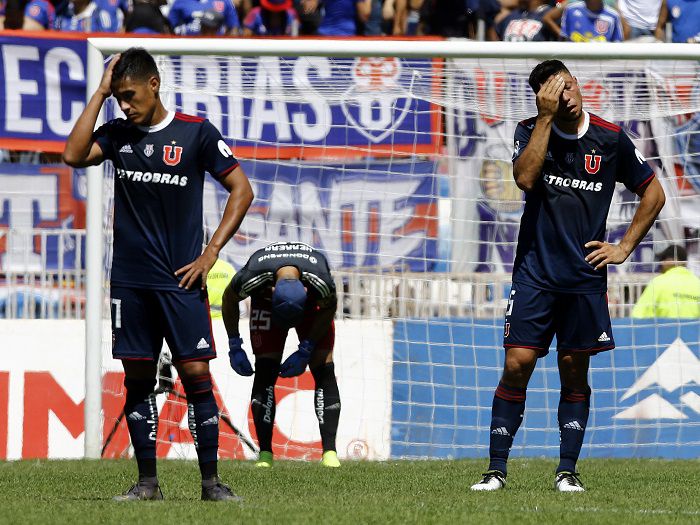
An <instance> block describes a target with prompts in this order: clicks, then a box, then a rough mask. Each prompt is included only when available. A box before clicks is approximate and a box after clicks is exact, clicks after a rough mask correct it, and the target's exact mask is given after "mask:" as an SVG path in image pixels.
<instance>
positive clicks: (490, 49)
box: [85, 38, 700, 458]
mask: <svg viewBox="0 0 700 525" xmlns="http://www.w3.org/2000/svg"><path fill="white" fill-rule="evenodd" d="M133 45H138V46H141V47H144V48H145V49H147V50H148V51H149V52H151V53H152V54H154V55H168V56H178V55H183V56H184V55H187V56H189V55H196V56H206V57H212V56H217V57H218V56H221V57H224V56H225V57H332V58H343V57H344V58H347V59H354V58H357V57H391V58H401V59H423V60H425V59H438V60H448V59H449V60H452V61H453V62H451V63H452V64H454V67H453V68H452V69H443V70H441V72H440V73H439V74H438V73H436V74H435V76H434V77H432V73H429V74H430V75H431V78H429V79H423V80H421V78H420V77H421V73H420V71H418V72H414V77H413V78H414V79H416V81H415V82H416V90H415V91H413V80H412V81H411V86H410V89H409V93H408V94H407V95H406V96H407V97H409V98H411V97H414V98H428V99H430V100H429V102H430V104H431V107H435V108H438V109H436V111H439V112H440V113H441V115H442V116H443V117H444V119H445V126H446V128H447V129H448V131H446V132H443V131H442V130H441V129H440V126H438V127H436V128H435V129H433V130H432V132H434V133H437V134H438V135H440V141H439V142H440V144H438V146H437V147H436V149H435V151H434V152H433V153H432V154H431V155H432V156H433V157H438V156H441V155H442V156H444V157H445V158H446V165H447V170H448V172H449V175H454V171H453V170H454V169H456V168H455V162H457V160H458V159H459V157H460V151H461V150H460V146H459V140H458V139H459V136H458V134H456V133H452V132H451V131H449V128H451V127H453V126H455V122H454V119H455V118H456V117H455V114H456V113H459V112H469V111H479V110H481V111H483V112H484V114H485V115H487V116H489V117H494V116H496V117H498V118H501V117H503V115H501V116H498V113H499V111H500V107H499V104H504V106H503V107H504V108H506V109H505V110H506V112H507V113H508V114H507V115H505V118H507V119H509V122H510V121H512V122H517V120H520V119H521V118H523V117H524V116H526V115H527V114H528V112H529V113H532V105H531V100H530V99H528V98H526V94H525V93H524V92H518V93H520V96H522V100H520V99H518V100H516V101H512V103H513V104H515V103H517V104H520V105H519V106H518V108H517V109H512V108H513V106H512V104H511V101H506V102H505V103H504V102H503V101H502V98H500V96H499V94H498V93H495V92H493V91H490V92H489V93H488V94H487V95H488V96H487V97H486V98H485V99H483V100H480V99H478V96H477V95H478V94H477V93H476V92H475V91H474V90H473V89H479V86H477V87H476V88H473V86H472V87H469V86H467V87H464V89H462V90H461V91H460V89H458V88H455V83H458V82H460V80H459V74H458V72H459V70H460V68H461V67H463V66H464V62H463V61H464V60H465V59H468V60H478V61H482V62H483V67H484V69H485V70H487V71H488V68H489V66H490V65H493V64H505V63H511V62H513V61H517V60H523V62H525V59H529V60H540V59H547V58H558V59H562V60H574V61H586V62H587V63H589V64H591V68H590V71H595V67H599V65H600V64H603V63H606V62H611V61H612V62H614V61H626V62H633V63H643V62H645V61H648V62H654V63H657V64H659V67H660V68H661V69H662V70H663V68H664V67H666V66H665V64H667V63H668V62H669V61H681V62H683V63H688V64H692V63H693V61H699V60H700V47H698V46H694V45H689V44H659V43H614V44H613V43H600V44H587V45H583V44H577V43H555V42H546V43H545V42H542V43H506V42H476V41H465V40H448V41H433V40H417V41H416V40H412V41H409V40H406V41H401V40H393V39H392V40H359V39H358V40H348V41H343V40H335V39H332V40H321V39H310V40H305V39H235V38H231V39H182V38H168V39H162V38H157V39H155V38H154V39H151V38H143V39H138V40H135V39H128V38H89V39H88V79H87V96H88V97H90V96H91V95H92V93H93V92H94V91H95V89H96V88H97V86H98V85H99V82H100V78H101V76H102V73H103V69H104V63H105V57H108V56H109V55H112V54H115V53H118V52H121V51H123V50H125V49H127V48H129V47H131V46H133ZM460 61H462V62H460ZM509 61H510V62H509ZM529 67H530V68H531V65H530V66H529ZM693 67H694V66H693ZM448 72H449V74H448ZM452 72H455V73H454V75H453V74H452ZM591 74H594V73H591ZM660 74H661V75H662V76H663V71H662V73H660ZM518 75H520V77H522V76H523V75H526V72H525V71H524V70H523V71H519V72H518ZM487 76H488V73H487ZM499 82H500V81H499ZM503 82H506V81H503ZM503 82H501V83H498V82H497V83H495V84H493V86H495V88H493V89H498V87H499V86H502V87H503V89H506V88H507V86H506V84H505V83H503ZM222 89H224V88H222ZM620 89H622V87H621V88H620ZM440 90H444V91H445V92H449V93H448V94H444V93H443V91H440ZM454 93H461V94H462V95H463V96H464V97H465V98H464V99H460V97H458V96H454ZM513 93H514V92H511V91H508V92H507V93H506V96H513ZM470 95H474V100H470V99H469V98H470ZM329 96H335V97H337V96H340V94H339V93H333V94H332V95H329ZM642 96H643V95H642ZM662 98H663V97H662ZM528 100H529V101H530V102H529V104H530V105H528V104H526V102H527V101H528ZM663 102H664V103H665V104H666V105H667V106H666V107H660V108H658V109H655V107H654V104H655V103H656V102H653V101H651V100H642V101H640V106H639V110H638V111H639V112H640V114H643V115H645V116H647V117H649V118H652V117H654V116H658V115H660V114H662V113H663V114H664V115H675V114H682V113H683V112H684V110H685V109H688V108H686V107H685V106H683V104H684V103H685V102H684V101H677V100H674V99H673V97H665V98H663ZM690 109H692V110H693V111H699V110H700V108H698V107H692V108H690ZM611 111H612V112H613V113H614V116H617V117H620V118H619V120H623V118H622V117H621V116H620V115H621V114H620V113H619V112H617V113H616V111H618V110H617V109H616V108H612V109H611ZM619 111H622V110H619ZM627 111H628V113H629V111H630V110H629V109H628V110H627ZM631 111H634V108H633V109H632V110H631ZM402 118H413V116H409V117H406V116H405V115H404V116H403V117H402ZM415 118H419V116H415ZM454 129H458V127H457V128H454ZM425 132H426V133H429V132H430V130H426V131H425ZM465 133H466V132H465ZM448 135H449V136H448ZM506 138H507V137H506ZM510 140H511V141H512V132H511V134H510ZM370 146H372V145H370ZM255 147H256V146H252V147H251V148H252V149H251V151H255ZM360 150H361V153H365V154H367V153H368V151H370V150H371V148H370V147H369V146H368V149H367V151H365V150H363V149H362V148H360ZM234 153H235V149H234ZM658 154H659V156H662V155H663V154H664V152H659V153H658ZM412 155H413V154H412V152H411V150H410V148H409V149H408V150H402V157H403V158H404V159H408V160H409V161H410V159H411V158H412ZM499 155H500V157H498V161H499V162H505V161H507V160H508V158H509V152H508V153H507V154H503V153H501V154H499ZM366 156H369V155H366ZM316 158H318V156H316ZM368 162H369V161H368ZM662 164H663V163H662V162H661V161H659V165H660V167H659V170H666V171H668V170H667V167H666V166H665V165H662ZM103 173H104V169H103V168H102V167H101V166H100V167H93V168H89V169H88V185H87V227H86V228H87V248H86V251H87V254H86V268H87V272H86V303H87V304H86V356H85V390H86V391H85V457H87V458H99V457H100V454H101V450H102V445H103V436H102V428H103V416H102V401H101V395H102V373H103V371H104V368H103V363H102V355H103V345H104V340H103V337H104V336H103V330H104V315H105V314H104V312H105V297H104V288H105V276H104V273H103V266H104V264H103V261H104V259H105V257H106V254H105V241H104V235H103V231H104V224H105V217H104V196H105V190H104V186H103V184H102V182H101V181H102V174H103ZM478 175H479V174H478V173H477V174H476V175H475V177H477V178H478ZM699 182H700V181H699ZM469 188H471V189H469ZM478 188H479V182H478V180H477V181H476V182H474V183H473V184H472V186H470V187H468V188H467V189H464V188H462V189H461V190H460V191H464V192H467V193H465V194H462V196H461V197H460V199H466V200H470V199H474V197H471V196H470V195H469V194H468V192H469V191H472V190H474V191H476V189H478ZM433 196H435V197H437V194H436V193H434V194H433ZM454 198H455V197H454V195H449V196H447V197H446V198H445V199H443V200H445V201H448V202H449V201H450V199H454ZM500 198H501V197H499V199H500ZM455 202H461V201H455ZM458 206H459V204H457V205H455V206H453V207H452V209H451V210H447V213H448V214H449V213H452V214H453V215H454V214H455V213H456V211H455V208H456V207H458ZM680 207H681V205H680V204H678V209H680ZM516 212H517V210H512V213H511V212H509V213H511V214H514V213H516ZM475 213H476V212H475ZM205 214H206V210H205ZM498 220H501V219H498ZM621 220H622V219H621ZM460 221H461V222H460V224H461V226H463V227H464V231H463V232H462V233H460V232H459V231H456V230H455V229H453V230H452V231H451V235H452V236H453V237H452V238H455V237H456V236H457V235H462V234H464V235H466V233H465V232H467V231H473V230H475V229H476V228H478V224H477V219H476V218H473V219H469V218H462V219H460ZM674 221H675V218H674V217H672V216H669V217H668V220H667V222H666V223H665V226H664V227H665V228H666V231H667V232H670V233H669V234H668V235H667V237H666V238H667V239H671V240H673V239H677V240H680V239H681V238H682V230H683V228H682V226H679V225H678V224H676V222H677V221H676V222H674ZM496 222H497V221H496ZM499 224H500V223H499ZM497 226H498V224H496V227H497ZM455 228H457V230H459V226H455ZM499 239H500V238H494V246H496V245H497V244H498V247H499V249H500V248H502V247H505V248H507V249H511V248H512V247H513V239H509V240H502V239H500V240H499ZM268 240H270V241H271V240H275V239H268ZM654 242H656V241H654ZM499 243H500V244H499ZM659 244H663V242H660V243H659ZM450 246H451V248H450V249H451V250H452V251H451V252H450V254H449V255H448V256H447V259H446V260H445V261H444V262H446V263H447V264H451V265H452V268H453V270H454V271H464V272H467V273H468V272H472V271H478V270H475V269H474V267H475V264H473V265H472V264H471V263H472V262H473V263H476V262H477V261H476V259H475V258H474V257H476V256H474V255H464V254H465V253H473V251H470V250H472V248H470V247H469V246H463V247H462V248H459V245H458V243H454V244H451V245H450ZM460 249H463V250H464V251H460ZM489 249H491V248H489ZM494 249H495V248H494ZM247 255H249V254H247ZM335 255H336V256H337V257H338V258H339V260H340V259H342V254H341V253H340V248H338V250H336V253H335ZM464 257H467V259H466V260H467V262H469V265H470V266H469V268H462V267H460V265H459V262H460V259H463V258H464ZM504 257H505V256H504ZM380 259H381V257H380ZM356 266H358V267H359V266H361V264H357V265H356ZM379 266H381V265H379ZM349 271H350V270H349ZM496 271H497V272H501V273H503V272H504V269H503V267H501V266H499V267H498V268H497V270H496ZM378 273H379V277H378V278H379V279H382V278H383V277H382V273H381V271H379V272H378ZM482 275H485V276H486V279H487V280H488V273H485V274H482ZM422 279H423V282H424V284H425V283H427V285H430V280H431V278H430V274H429V273H428V274H426V277H423V278H422ZM469 279H470V278H469V277H466V278H465V280H467V281H468V280H469ZM499 279H500V278H499ZM350 282H351V279H349V280H347V281H345V286H351V285H349V284H348V283H350ZM398 282H399V281H397V283H398ZM455 282H456V280H455V279H453V280H452V282H451V283H450V286H452V285H454V283H455ZM494 282H495V280H494ZM499 282H500V281H499ZM340 285H341V287H342V286H343V283H342V282H341V283H340ZM400 286H404V284H401V283H399V284H396V285H395V287H394V290H398V289H399V288H400ZM406 286H410V285H406ZM486 288H487V289H488V290H491V289H492V288H494V286H493V282H489V284H488V285H487V286H486ZM417 289H418V287H416V288H415V290H417ZM412 293H414V292H412ZM415 293H417V292H415ZM485 293H492V292H490V291H487V292H485ZM494 293H497V295H498V294H500V291H499V292H494ZM444 297H445V299H444V301H446V302H449V301H450V298H449V297H450V296H449V294H448V295H445V296H444ZM625 300H629V298H627V299H625ZM499 305H500V303H497V304H496V306H497V307H498V306H499ZM402 312H405V309H404V310H402ZM387 315H391V316H392V317H393V318H397V316H396V315H395V314H392V313H391V311H390V313H389V314H387V313H386V311H385V312H384V313H380V314H378V318H382V317H386V316H387ZM497 315H498V314H494V316H493V317H494V318H497ZM412 317H413V316H412V314H411V313H410V312H409V313H403V314H402V316H401V317H398V318H399V319H401V320H402V321H403V320H406V319H409V318H412ZM474 317H477V316H476V315H475V316H474ZM499 322H500V321H499V320H498V319H497V320H496V322H495V323H494V326H495V332H498V331H499V330H500V326H499ZM408 332H409V330H408V329H407V330H406V333H408ZM394 344H398V343H396V341H395V343H394ZM389 355H391V353H389ZM450 366H453V367H455V366H457V367H458V366H461V365H459V364H458V363H456V362H455V361H454V359H453V360H452V364H451V365H450ZM494 377H495V376H494ZM635 384H636V383H635ZM412 385H413V383H411V384H410V385H407V388H409V389H410V388H412ZM423 386H425V385H423ZM448 386H449V385H448ZM494 387H495V383H493V384H492V385H484V386H483V388H484V398H483V399H487V398H488V394H487V393H486V392H487V391H488V389H491V390H492V389H493V388H494ZM428 388H431V387H430V386H428ZM432 388H433V389H434V391H433V397H434V399H437V390H436V389H435V387H432ZM544 389H547V386H546V385H545V386H544ZM630 395H632V394H630ZM618 397H619V396H618ZM483 399H482V400H483ZM689 399H690V398H689ZM693 399H694V398H693ZM689 403H690V402H689ZM698 403H699V404H698V406H699V407H700V397H698ZM485 404H486V402H484V403H480V404H479V407H480V408H481V409H485V408H486V407H485ZM414 408H415V405H410V406H409V407H408V408H407V410H409V411H410V410H412V409H414ZM429 408H431V409H432V410H433V411H435V410H438V409H440V408H441V405H440V402H438V401H435V400H433V401H431V407H429ZM344 409H345V405H344ZM698 413H700V408H698ZM479 417H482V418H483V414H482V415H480V416H479ZM483 424H484V423H483V421H481V422H480V423H479V424H477V425H475V427H478V426H479V425H481V426H482V427H483ZM439 427H440V425H439V424H438V425H437V426H436V427H435V428H433V427H432V426H430V428H429V433H430V434H431V436H432V434H433V433H434V432H435V433H437V432H438V431H439V430H440V429H441V428H439ZM470 429H471V427H470ZM476 430H478V429H476ZM526 432H527V431H525V433H526ZM450 439H452V443H451V445H452V446H453V448H454V446H456V445H455V439H456V438H454V437H452V438H450ZM448 441H449V440H448ZM448 445H449V443H448ZM431 446H432V447H435V448H431V449H430V450H437V449H440V446H441V445H439V444H438V445H435V444H433V445H431ZM547 446H548V447H549V446H550V445H547ZM448 448H449V447H448ZM457 448H459V447H457ZM482 449H483V446H482ZM406 450H409V449H408V448H407V449H406ZM410 450H413V449H410ZM416 450H419V449H416ZM450 450H452V449H450ZM414 454H415V455H418V456H421V455H422V453H421V452H420V451H418V452H405V453H402V454H401V455H402V456H405V457H412V456H413V455H414ZM447 454H448V455H449V456H450V457H451V455H450V454H452V453H451V452H449V453H447ZM438 456H440V454H438ZM440 457H441V456H440Z"/></svg>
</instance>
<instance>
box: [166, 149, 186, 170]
mask: <svg viewBox="0 0 700 525" xmlns="http://www.w3.org/2000/svg"><path fill="white" fill-rule="evenodd" d="M180 160H182V146H163V162H165V163H166V164H167V165H168V166H177V165H178V164H180Z"/></svg>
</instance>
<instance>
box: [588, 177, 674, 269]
mask: <svg viewBox="0 0 700 525" xmlns="http://www.w3.org/2000/svg"><path fill="white" fill-rule="evenodd" d="M637 195H638V196H639V206H638V207H637V211H636V212H635V213H634V217H633V218H632V223H631V224H630V227H629V228H627V231H626V232H625V235H624V237H623V238H622V240H621V241H620V243H619V244H609V243H607V242H601V241H590V242H587V243H586V245H585V246H586V248H592V249H593V251H592V252H591V253H589V254H588V255H587V256H586V261H587V262H588V263H589V264H590V265H591V266H595V269H596V270H600V269H601V268H603V267H605V266H606V265H608V264H620V263H623V262H625V261H626V260H627V257H629V255H630V253H632V251H633V250H634V249H635V248H636V247H637V245H638V244H639V243H640V242H641V241H642V239H643V238H644V236H645V235H646V234H647V232H648V231H649V228H651V225H652V224H654V220H656V217H657V216H658V215H659V212H660V211H661V208H663V207H664V204H665V203H666V195H665V194H664V190H663V188H662V187H661V184H660V183H659V181H658V180H656V179H655V178H654V179H652V180H651V182H650V183H649V184H647V185H646V186H644V187H643V188H641V189H640V190H639V191H638V192H637Z"/></svg>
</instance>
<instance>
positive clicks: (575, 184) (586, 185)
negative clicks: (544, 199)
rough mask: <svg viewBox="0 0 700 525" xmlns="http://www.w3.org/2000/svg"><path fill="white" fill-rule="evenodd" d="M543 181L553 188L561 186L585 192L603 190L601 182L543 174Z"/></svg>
mask: <svg viewBox="0 0 700 525" xmlns="http://www.w3.org/2000/svg"><path fill="white" fill-rule="evenodd" d="M543 178H544V180H546V181H547V182H548V183H549V184H551V185H553V186H561V187H564V188H573V189H575V190H585V191H596V192H598V191H600V190H602V189H603V183H602V182H588V181H585V180H580V179H571V178H568V177H558V176H557V175H551V174H549V173H545V174H544V175H543Z"/></svg>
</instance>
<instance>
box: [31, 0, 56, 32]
mask: <svg viewBox="0 0 700 525" xmlns="http://www.w3.org/2000/svg"><path fill="white" fill-rule="evenodd" d="M24 16H25V17H27V18H31V19H32V20H34V21H35V22H37V23H38V24H41V26H42V27H43V28H44V29H53V26H54V24H55V23H56V10H55V9H54V7H53V5H51V3H50V2H47V1H46V0H31V1H30V2H28V3H27V5H26V6H25V7H24Z"/></svg>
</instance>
